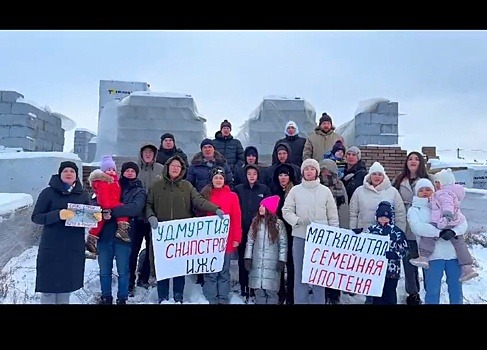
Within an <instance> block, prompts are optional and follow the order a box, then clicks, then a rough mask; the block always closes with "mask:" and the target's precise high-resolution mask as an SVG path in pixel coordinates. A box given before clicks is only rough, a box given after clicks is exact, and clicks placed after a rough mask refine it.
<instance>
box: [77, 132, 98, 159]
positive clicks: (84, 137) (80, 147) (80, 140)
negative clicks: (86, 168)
mask: <svg viewBox="0 0 487 350" xmlns="http://www.w3.org/2000/svg"><path fill="white" fill-rule="evenodd" d="M93 137H95V134H94V133H92V132H91V131H89V130H82V129H77V130H75V131H74V153H76V154H77V155H78V156H79V158H80V159H81V161H82V162H92V161H93V159H91V160H90V159H89V158H90V150H89V143H90V141H91V139H92V138H93ZM93 156H94V155H93Z"/></svg>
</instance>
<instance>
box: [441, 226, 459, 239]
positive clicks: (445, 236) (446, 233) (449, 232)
mask: <svg viewBox="0 0 487 350" xmlns="http://www.w3.org/2000/svg"><path fill="white" fill-rule="evenodd" d="M456 235H457V234H456V233H455V231H453V230H450V229H446V230H441V231H440V237H441V238H443V239H444V240H445V241H449V240H450V239H452V238H453V237H455V236H456Z"/></svg>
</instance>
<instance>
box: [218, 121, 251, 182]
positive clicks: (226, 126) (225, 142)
mask: <svg viewBox="0 0 487 350" xmlns="http://www.w3.org/2000/svg"><path fill="white" fill-rule="evenodd" d="M231 132H232V124H231V123H230V122H229V121H228V120H227V119H225V120H224V121H223V122H222V123H221V124H220V130H219V131H217V132H216V133H215V139H214V140H213V144H214V147H215V149H216V150H217V151H218V152H220V154H221V155H222V156H223V158H225V159H226V160H227V163H228V165H229V166H230V170H231V171H232V173H233V174H234V173H235V170H237V169H239V168H240V167H242V166H243V165H244V163H245V157H244V149H243V147H242V143H241V142H240V140H238V139H234V138H233V136H232V135H231Z"/></svg>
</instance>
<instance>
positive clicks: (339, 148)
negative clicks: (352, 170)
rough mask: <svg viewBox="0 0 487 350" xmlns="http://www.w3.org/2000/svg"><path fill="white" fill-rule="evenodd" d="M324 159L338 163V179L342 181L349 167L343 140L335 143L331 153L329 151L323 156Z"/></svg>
mask: <svg viewBox="0 0 487 350" xmlns="http://www.w3.org/2000/svg"><path fill="white" fill-rule="evenodd" d="M323 159H331V160H333V161H334V162H335V163H336V165H337V173H338V178H339V179H342V178H343V176H344V172H345V168H346V167H347V162H346V160H345V146H344V145H343V143H342V141H341V140H338V141H337V142H335V144H334V145H333V147H332V149H331V151H328V152H326V153H325V154H324V155H323Z"/></svg>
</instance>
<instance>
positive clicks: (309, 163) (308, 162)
mask: <svg viewBox="0 0 487 350" xmlns="http://www.w3.org/2000/svg"><path fill="white" fill-rule="evenodd" d="M309 166H311V167H313V168H315V169H316V176H318V175H319V173H320V164H319V163H318V162H317V161H316V160H315V159H313V158H309V159H306V160H304V161H303V164H301V175H303V173H304V169H306V168H307V167H309Z"/></svg>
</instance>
